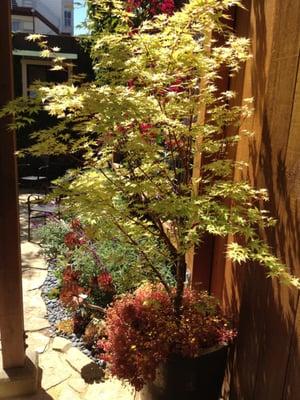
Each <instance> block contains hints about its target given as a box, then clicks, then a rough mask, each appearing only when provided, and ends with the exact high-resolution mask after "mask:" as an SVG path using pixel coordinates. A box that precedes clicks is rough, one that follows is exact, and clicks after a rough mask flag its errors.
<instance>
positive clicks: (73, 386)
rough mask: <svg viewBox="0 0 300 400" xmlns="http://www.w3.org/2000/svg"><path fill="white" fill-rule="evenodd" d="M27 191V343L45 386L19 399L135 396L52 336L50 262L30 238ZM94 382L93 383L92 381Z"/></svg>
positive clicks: (122, 399)
mask: <svg viewBox="0 0 300 400" xmlns="http://www.w3.org/2000/svg"><path fill="white" fill-rule="evenodd" d="M26 199H27V195H26V194H22V195H20V223H21V251H22V270H23V297H24V317H25V331H26V334H27V336H28V338H27V341H26V343H27V345H28V348H29V349H30V350H31V351H36V352H37V353H38V355H39V367H40V369H41V375H42V376H41V389H40V391H39V393H37V394H35V395H33V396H27V397H22V398H20V399H19V398H18V399H15V400H98V399H99V400H134V399H137V397H138V396H135V394H134V392H133V390H132V389H131V388H130V387H129V386H125V385H124V384H122V383H121V382H120V381H118V380H116V379H112V378H108V377H107V378H106V379H104V378H103V377H102V376H101V370H100V368H99V367H98V366H97V364H95V363H93V362H92V360H91V359H89V358H88V357H87V356H86V355H84V354H83V353H82V352H81V351H80V350H79V349H77V348H75V347H72V343H71V342H70V341H68V340H66V339H63V338H51V337H50V332H49V330H48V328H49V326H50V325H49V323H48V320H47V319H46V318H45V315H46V307H45V304H44V302H43V300H42V298H41V286H42V284H43V282H44V280H45V278H46V276H47V263H46V261H45V259H44V258H43V256H42V254H41V250H40V247H39V246H38V245H37V244H34V243H30V242H28V241H27V236H26V234H27V232H26V230H27V209H26ZM92 380H94V382H92V383H91V381H92Z"/></svg>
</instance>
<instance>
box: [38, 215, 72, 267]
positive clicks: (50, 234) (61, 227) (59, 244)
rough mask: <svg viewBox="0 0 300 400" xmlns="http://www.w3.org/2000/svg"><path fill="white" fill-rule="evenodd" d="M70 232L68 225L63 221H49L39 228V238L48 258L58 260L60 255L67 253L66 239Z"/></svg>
mask: <svg viewBox="0 0 300 400" xmlns="http://www.w3.org/2000/svg"><path fill="white" fill-rule="evenodd" d="M68 231H69V227H68V224H67V223H66V222H65V221H64V220H62V219H51V220H48V221H47V222H46V224H44V225H42V226H40V227H39V228H37V237H38V239H39V241H40V246H41V247H42V249H43V253H44V254H45V256H46V257H47V258H49V259H53V258H57V256H58V255H61V254H65V253H66V252H67V250H68V248H67V246H66V245H65V244H64V237H65V234H66V233H67V232H68Z"/></svg>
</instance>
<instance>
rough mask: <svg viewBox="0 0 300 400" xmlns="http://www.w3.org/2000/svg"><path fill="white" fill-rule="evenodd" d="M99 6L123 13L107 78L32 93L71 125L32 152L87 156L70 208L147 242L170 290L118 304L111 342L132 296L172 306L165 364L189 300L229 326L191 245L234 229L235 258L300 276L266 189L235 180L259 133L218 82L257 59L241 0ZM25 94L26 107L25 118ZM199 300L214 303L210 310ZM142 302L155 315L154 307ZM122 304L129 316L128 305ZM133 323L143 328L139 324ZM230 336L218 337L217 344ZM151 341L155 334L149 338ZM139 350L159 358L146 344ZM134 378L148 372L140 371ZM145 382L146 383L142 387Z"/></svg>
mask: <svg viewBox="0 0 300 400" xmlns="http://www.w3.org/2000/svg"><path fill="white" fill-rule="evenodd" d="M94 3H98V4H99V5H101V7H104V8H105V6H106V5H107V7H108V8H105V10H107V9H109V10H110V12H111V13H112V17H113V19H114V21H116V20H117V23H116V24H114V30H113V32H109V31H108V32H105V31H103V32H101V34H99V35H96V36H95V37H94V40H93V42H92V43H93V46H92V55H93V58H94V68H95V71H96V72H98V73H97V74H96V78H95V81H94V82H92V83H85V84H82V85H74V84H73V83H67V84H61V85H56V86H53V87H51V86H47V87H42V88H40V89H39V91H38V92H37V96H36V98H35V99H31V100H30V101H31V102H32V101H34V102H35V103H37V102H38V101H41V104H42V107H43V109H45V110H47V111H48V112H49V113H50V114H51V115H52V116H55V117H57V118H58V121H59V123H58V125H57V126H56V127H54V128H53V127H52V128H49V129H46V130H43V131H42V132H36V133H34V134H33V137H34V138H35V139H36V141H37V142H36V144H35V145H34V146H32V148H31V151H32V152H33V153H34V154H37V155H40V154H44V153H47V152H51V153H54V154H61V153H73V154H76V155H80V156H81V158H82V159H83V160H84V168H78V169H77V170H73V171H71V172H69V176H68V179H64V180H62V181H61V182H59V187H60V188H62V189H60V190H62V191H63V193H64V196H65V197H64V203H65V205H66V207H67V206H69V207H70V208H71V209H72V212H73V213H75V215H78V217H79V218H80V220H81V221H83V222H84V223H85V224H87V225H89V226H91V227H92V228H93V229H92V230H93V232H94V235H95V238H97V240H101V238H106V239H107V237H112V238H113V237H114V235H115V234H116V233H117V235H120V234H121V235H122V236H123V239H124V240H126V242H127V243H128V245H131V246H133V247H134V248H135V249H136V251H138V253H139V255H140V258H142V259H143V268H148V270H149V271H151V272H152V273H153V275H155V276H156V277H157V280H158V281H159V282H160V285H161V286H159V289H157V287H152V288H153V290H152V289H151V290H152V291H151V290H150V289H147V290H146V289H145V287H143V290H145V291H146V292H145V293H148V294H149V298H145V299H144V302H146V303H145V304H144V303H142V305H141V302H140V299H141V298H142V299H143V291H138V292H137V293H136V294H135V295H133V297H131V295H128V296H127V297H125V298H123V299H121V300H120V302H117V303H116V305H115V307H116V309H114V308H112V309H110V311H109V314H108V321H111V324H110V322H109V323H108V325H109V326H111V333H110V332H109V333H108V338H109V339H108V342H107V343H110V344H109V345H107V346H108V349H109V351H110V352H112V353H111V354H116V352H117V349H114V348H113V346H114V345H116V346H117V345H118V346H119V347H118V348H119V350H120V351H121V347H122V341H123V339H121V337H120V339H119V340H118V341H117V342H116V343H115V342H114V341H113V339H112V337H113V336H111V335H114V334H116V331H115V329H116V328H115V327H114V326H115V325H114V320H113V315H114V312H116V311H114V310H117V309H118V307H121V305H122V302H125V303H126V301H128V302H129V303H128V304H130V302H132V303H134V302H137V305H138V307H140V308H138V310H140V309H141V308H143V307H146V311H147V307H149V309H151V313H152V312H153V313H154V314H153V315H155V313H157V314H160V313H162V315H165V314H164V310H165V307H166V309H167V310H169V311H168V315H169V316H170V318H167V319H166V320H167V321H169V323H170V325H169V326H168V327H167V328H166V332H169V333H170V340H171V342H168V341H167V342H166V344H167V350H166V349H165V348H164V347H161V348H160V349H159V350H158V352H157V353H156V356H157V357H158V361H160V360H162V361H163V360H165V359H166V357H167V356H168V357H167V358H169V357H171V358H172V355H173V349H176V348H177V346H178V343H179V342H180V340H182V342H181V345H182V347H184V345H186V344H188V343H187V342H186V340H187V339H186V338H184V337H182V336H180V331H181V327H182V324H183V323H184V321H185V322H186V323H187V324H188V321H186V320H185V317H186V314H185V309H186V308H187V309H188V310H189V312H191V313H192V315H193V316H195V320H197V318H200V319H201V318H204V319H205V318H207V320H208V322H209V321H211V322H212V321H213V320H214V318H216V321H215V322H216V324H217V326H218V321H220V326H219V328H220V330H221V332H222V331H223V328H224V327H225V325H224V324H223V319H222V317H221V316H220V315H219V313H217V314H216V315H215V314H214V312H213V313H212V314H210V313H209V312H208V311H206V308H205V307H206V305H207V304H210V300H209V301H208V300H207V302H208V303H204V305H205V307H204V306H203V304H202V303H201V301H200V300H201V299H204V298H205V299H207V298H206V297H205V296H206V295H204V294H200V295H199V296H200V297H201V296H202V297H201V299H200V300H199V299H198V297H197V296H196V295H195V294H193V293H191V292H189V291H188V290H186V291H185V289H184V288H185V284H186V272H187V262H186V253H187V252H188V251H190V250H191V249H193V247H194V246H196V245H197V246H201V243H202V242H203V238H204V237H205V235H207V234H208V233H209V234H213V235H219V236H224V237H225V236H227V235H230V236H231V237H232V241H231V243H230V244H229V245H228V247H227V249H225V250H224V251H226V252H227V254H228V256H229V257H230V258H231V259H232V260H233V261H235V262H247V261H253V262H256V263H257V262H258V263H261V264H262V265H263V266H265V267H266V272H267V274H268V275H269V276H272V277H276V278H278V279H280V280H281V281H283V282H286V283H288V284H292V285H295V286H297V287H300V284H299V280H297V279H296V278H294V277H293V276H291V275H290V274H289V272H288V271H287V269H286V268H285V266H284V265H283V264H282V263H281V262H280V260H278V259H277V258H276V257H275V256H273V255H272V252H271V250H270V248H269V247H268V245H267V244H266V243H264V241H263V240H262V239H261V237H260V233H259V232H260V230H263V229H264V228H267V227H269V226H272V225H273V224H274V220H273V219H272V218H271V217H270V216H269V214H268V212H267V211H266V210H264V209H263V207H262V203H263V202H264V201H265V200H267V193H266V190H264V189H254V188H253V187H252V186H251V185H250V183H249V182H247V181H246V180H244V179H234V176H236V174H235V172H238V171H240V176H245V172H246V169H247V165H246V163H245V162H241V161H236V160H234V159H232V157H231V154H232V150H233V149H234V146H235V145H236V143H237V142H238V140H239V138H240V136H241V134H245V135H247V134H249V132H247V131H245V130H242V129H239V127H240V125H241V123H242V121H243V120H244V119H245V118H247V117H248V116H249V115H250V114H251V103H250V102H249V101H247V100H245V101H244V103H243V104H242V105H241V106H240V105H234V103H233V100H232V99H233V98H234V96H235V94H234V93H233V92H231V91H221V90H218V82H219V80H220V70H221V69H227V70H228V72H229V74H230V75H231V76H233V75H235V74H236V73H237V72H238V71H239V69H240V66H241V63H243V62H244V61H245V60H247V59H248V57H249V53H248V47H249V42H248V40H247V39H245V38H240V37H235V36H234V35H233V33H232V32H231V31H230V30H229V29H227V27H226V24H225V22H226V20H228V11H229V9H230V7H233V6H239V5H240V2H239V1H238V0H191V1H190V2H188V3H187V4H186V5H184V6H183V8H182V9H181V10H180V11H177V12H175V13H174V14H172V15H169V14H168V13H167V14H164V15H158V16H157V17H155V18H153V19H152V20H146V21H145V22H144V23H143V24H142V25H141V26H139V27H136V26H135V25H133V24H132V23H131V21H132V18H133V17H134V14H132V10H128V9H127V7H126V4H125V6H124V2H120V1H108V2H106V1H101V2H100V1H96V0H94ZM125 3H126V2H125ZM216 35H218V36H219V37H222V38H223V44H220V42H217V41H216V39H215V38H216ZM48 54H49V53H48ZM59 62H60V63H61V60H59ZM57 67H58V66H57ZM100 72H101V73H100ZM23 101H24V100H22V101H20V102H21V107H20V110H19V113H18V114H17V124H19V125H22V121H23V119H22V118H23V113H24V107H23V103H22V102H23ZM14 106H15V107H17V106H18V103H15V104H14ZM31 110H34V111H36V110H37V107H35V108H33V107H31ZM9 111H11V108H10V109H8V112H9ZM6 112H7V111H6ZM31 112H33V111H31ZM14 113H15V111H14ZM26 118H27V119H28V117H26ZM238 131H239V132H238ZM225 132H226V133H225ZM158 260H159V261H160V262H161V260H167V261H166V262H165V264H166V265H170V266H171V269H172V272H173V274H174V276H175V279H176V284H175V286H174V287H173V286H170V285H169V284H168V282H166V280H165V279H164V277H163V276H162V274H161V273H160V271H159V269H158V268H157V267H156V266H157V262H158ZM139 267H140V265H139V261H138V260H137V268H139ZM162 288H164V290H165V292H164V293H163V292H162ZM154 294H155V296H160V298H161V299H162V303H161V304H162V305H160V302H159V301H158V300H157V299H156V297H155V299H154V302H153V301H152V300H153V299H152V297H153V296H154ZM186 299H191V300H190V302H187V300H186ZM193 299H195V301H194V300H193ZM198 300H199V301H200V303H199V301H198ZM149 302H150V303H149ZM149 304H151V307H150V306H149ZM199 307H200V310H201V309H202V307H204V310H205V311H204V312H202V311H199V315H198V314H197V312H198V311H197V310H198V309H199ZM128 309H129V314H130V310H132V311H133V312H134V313H135V312H136V308H135V306H134V305H133V307H131V306H130V307H129V308H127V312H128ZM195 310H196V311H195ZM140 311H141V313H142V314H143V313H144V311H145V310H140ZM146 311H145V318H148V314H147V312H146ZM122 313H123V314H122V315H123V316H124V317H125V315H124V309H123V310H122ZM125 313H126V309H125ZM143 315H144V314H143ZM149 315H152V314H149ZM125 318H126V317H125ZM149 318H150V317H149ZM158 318H159V317H158ZM161 319H162V318H160V320H161ZM138 321H139V322H138V323H142V324H143V322H140V321H141V320H140V319H139V320H138ZM154 322H155V321H154ZM120 324H121V321H120ZM126 326H127V325H125V328H126ZM127 327H128V329H131V328H132V322H130V324H129V325H128V326H127ZM188 327H189V326H188V325H187V330H186V332H188V330H189V329H188ZM214 329H215V326H214V327H213V332H215V331H214ZM130 332H131V331H130ZM172 332H173V333H174V335H175V339H174V337H173V335H172V334H171V333H172ZM199 332H201V329H200V331H199ZM209 332H210V331H209ZM224 332H225V331H224ZM229 332H230V331H229ZM123 333H124V340H125V339H126V338H127V335H129V333H128V332H127V331H126V329H124V331H123ZM145 334H146V335H147V334H148V333H147V332H145ZM201 335H202V333H201ZM201 335H199V336H196V341H197V340H200V339H199V337H201ZM231 336H232V334H229V337H231ZM212 337H214V336H213V335H212ZM180 338H181V339H180ZM197 338H198V339H197ZM219 341H220V340H219V338H214V340H212V345H213V346H214V345H215V344H217V343H219ZM145 343H149V341H148V342H147V340H146V339H145ZM133 345H134V344H133ZM147 345H148V344H147ZM149 345H150V344H149ZM162 346H163V343H162ZM174 346H175V347H174ZM150 347H151V346H150ZM206 347H207V346H205V348H206ZM202 350H203V348H202V347H201V346H200V348H199V349H198V350H197V351H195V353H193V354H191V353H189V354H188V355H189V356H192V355H196V356H197V357H198V355H199V354H200V353H201V351H202ZM114 352H115V353H114ZM166 352H167V355H166ZM175 353H176V352H175ZM139 354H140V357H141V358H143V357H145V358H146V357H147V352H146V350H145V353H144V354H142V353H139ZM182 354H183V355H185V353H184V352H183V353H182ZM128 356H129V355H128ZM150 364H151V363H150ZM134 365H135V366H137V367H139V365H143V363H142V362H141V363H138V362H136V363H135V364H134ZM157 365H158V364H157ZM155 366H156V365H155V364H154V363H152V364H151V371H150V372H149V380H152V379H153V378H154V369H155ZM132 368H133V367H132ZM119 376H121V375H120V374H119ZM131 376H140V375H139V372H136V373H135V372H134V371H133V372H132V374H131ZM143 379H145V376H143ZM134 384H135V383H134ZM140 385H141V380H139V381H138V383H137V387H138V388H140ZM153 398H155V397H153ZM158 398H159V397H158ZM162 398H165V397H162Z"/></svg>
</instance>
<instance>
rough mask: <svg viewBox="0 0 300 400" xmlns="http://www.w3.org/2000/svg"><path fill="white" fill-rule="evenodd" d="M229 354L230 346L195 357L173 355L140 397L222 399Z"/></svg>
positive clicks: (142, 399) (149, 399)
mask: <svg viewBox="0 0 300 400" xmlns="http://www.w3.org/2000/svg"><path fill="white" fill-rule="evenodd" d="M227 353H228V347H227V346H226V347H222V348H219V349H217V350H214V351H211V352H208V353H206V354H204V355H202V356H201V357H198V358H194V359H192V358H182V357H180V356H172V357H171V358H170V359H169V360H168V361H167V362H166V363H165V364H163V365H162V366H160V367H159V368H158V369H157V374H156V379H155V381H154V382H150V383H148V384H147V385H145V386H144V388H143V389H142V391H141V392H140V400H218V399H219V398H220V395H221V388H222V383H223V379H224V374H225V367H226V361H227Z"/></svg>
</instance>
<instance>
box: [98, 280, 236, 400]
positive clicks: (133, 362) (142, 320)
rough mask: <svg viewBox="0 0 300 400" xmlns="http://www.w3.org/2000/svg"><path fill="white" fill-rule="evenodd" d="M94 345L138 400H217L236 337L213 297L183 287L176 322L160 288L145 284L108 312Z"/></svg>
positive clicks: (165, 294) (165, 296) (171, 307)
mask: <svg viewBox="0 0 300 400" xmlns="http://www.w3.org/2000/svg"><path fill="white" fill-rule="evenodd" d="M106 331H107V334H108V337H107V339H105V340H100V341H99V342H98V347H99V348H100V349H102V351H103V350H104V351H105V356H104V359H105V360H106V361H107V362H108V363H109V366H110V371H111V372H112V374H113V375H115V376H117V377H118V378H119V379H124V380H127V381H128V382H129V383H130V384H131V385H132V386H133V387H134V388H135V389H136V390H138V391H140V390H141V395H140V396H141V399H143V400H148V399H151V400H152V399H155V400H168V399H170V400H171V399H172V400H177V399H178V400H179V399H190V400H193V399H198V398H204V399H207V400H213V399H218V398H219V396H220V392H221V386H222V382H223V378H224V371H225V365H226V357H227V350H228V344H230V343H231V341H232V339H233V338H234V336H235V331H234V330H232V329H230V326H229V324H228V321H227V320H226V319H225V318H224V316H223V315H222V312H221V310H220V308H219V306H218V304H217V301H216V299H215V298H213V297H211V296H209V295H208V294H207V293H206V292H200V293H196V292H195V291H192V290H190V289H185V291H184V294H183V298H182V306H181V314H180V318H178V315H176V310H175V308H174V304H173V302H172V299H171V297H170V296H169V295H168V293H167V292H166V291H165V289H164V287H163V286H162V285H161V284H156V285H155V284H144V285H142V286H141V287H140V288H138V289H137V290H136V291H135V292H134V293H133V294H125V295H123V296H122V297H121V298H119V299H117V300H116V301H115V302H114V303H113V304H112V305H111V306H110V307H109V309H108V311H107V314H106Z"/></svg>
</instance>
